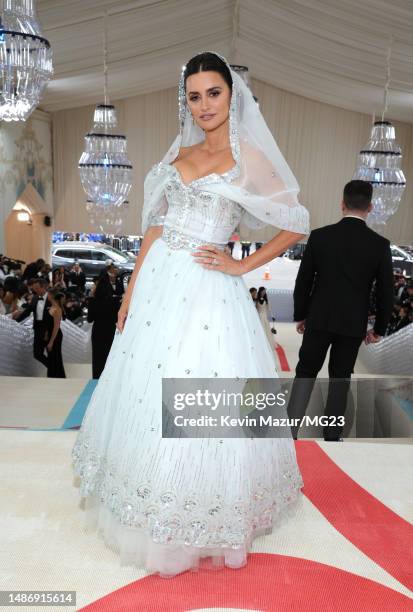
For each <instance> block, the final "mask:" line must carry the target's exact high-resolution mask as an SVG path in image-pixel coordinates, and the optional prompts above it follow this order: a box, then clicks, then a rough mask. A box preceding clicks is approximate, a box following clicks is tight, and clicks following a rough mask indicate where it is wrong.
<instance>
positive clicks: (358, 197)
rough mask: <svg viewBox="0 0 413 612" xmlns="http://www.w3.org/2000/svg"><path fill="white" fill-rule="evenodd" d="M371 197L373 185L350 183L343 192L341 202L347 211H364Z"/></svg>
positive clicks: (365, 182)
mask: <svg viewBox="0 0 413 612" xmlns="http://www.w3.org/2000/svg"><path fill="white" fill-rule="evenodd" d="M372 196H373V185H372V184H371V183H369V182H368V181H358V180H354V181H350V182H349V183H347V185H346V186H345V187H344V191H343V201H344V204H345V205H346V206H347V208H348V209H349V210H360V211H366V210H367V208H368V207H369V205H370V203H371V198H372Z"/></svg>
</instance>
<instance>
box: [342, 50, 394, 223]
mask: <svg viewBox="0 0 413 612" xmlns="http://www.w3.org/2000/svg"><path fill="white" fill-rule="evenodd" d="M390 57H391V42H390V45H389V48H388V52H387V80H386V85H385V88H384V108H383V113H382V116H381V121H375V122H374V123H373V127H372V130H371V135H370V139H369V141H368V142H367V144H366V146H365V147H364V148H363V149H362V150H361V151H360V153H359V156H358V164H357V167H356V170H355V173H354V175H353V179H359V180H362V181H369V182H370V183H371V184H372V186H373V197H372V204H373V209H372V211H371V212H370V213H369V215H368V217H367V223H368V224H369V225H370V226H373V227H375V229H377V230H378V231H380V230H382V229H383V228H384V226H385V225H386V223H387V221H388V219H389V218H390V217H391V216H392V215H394V213H395V212H396V211H397V209H398V207H399V204H400V200H401V197H402V195H403V192H404V190H405V187H406V179H405V176H404V174H403V170H402V169H401V160H402V151H401V148H400V146H399V145H398V144H397V142H396V132H395V129H394V126H393V125H392V124H391V123H390V121H384V115H385V113H386V112H387V108H388V92H389V85H390Z"/></svg>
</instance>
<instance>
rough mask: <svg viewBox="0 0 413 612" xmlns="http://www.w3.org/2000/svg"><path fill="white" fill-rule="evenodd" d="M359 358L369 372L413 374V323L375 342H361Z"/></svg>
mask: <svg viewBox="0 0 413 612" xmlns="http://www.w3.org/2000/svg"><path fill="white" fill-rule="evenodd" d="M359 358H360V360H361V362H362V363H363V365H364V366H365V367H366V368H367V370H368V372H370V373H371V374H395V375H401V376H404V375H407V376H413V324H412V323H411V324H410V325H407V326H406V327H403V329H401V330H399V331H398V332H396V333H394V334H391V335H390V336H385V337H384V338H382V340H380V342H377V344H368V345H365V344H364V342H363V343H362V345H361V347H360V351H359Z"/></svg>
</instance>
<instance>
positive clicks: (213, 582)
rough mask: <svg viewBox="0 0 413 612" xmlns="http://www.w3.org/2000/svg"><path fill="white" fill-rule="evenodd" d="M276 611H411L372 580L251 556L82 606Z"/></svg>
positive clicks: (124, 610)
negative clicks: (238, 565)
mask: <svg viewBox="0 0 413 612" xmlns="http://www.w3.org/2000/svg"><path fill="white" fill-rule="evenodd" d="M214 607H215V608H217V607H222V608H226V607H229V608H241V609H244V610H245V609H252V610H265V611H267V610H269V611H274V612H275V611H277V612H287V611H290V612H291V611H294V612H295V611H296V612H349V610H354V611H357V612H373V610H374V611H380V612H395V611H396V610H397V611H398V612H405V611H406V612H407V611H409V612H411V611H412V610H413V603H412V601H411V600H410V599H409V598H407V597H405V596H404V595H401V594H400V593H397V592H396V591H393V590H392V589H388V588H387V587H384V586H382V585H381V584H378V583H377V582H374V581H372V580H367V579H366V578H362V577H360V576H356V575H355V574H351V573H349V572H345V571H343V570H340V569H337V568H334V567H330V566H329V565H324V564H322V563H317V562H315V561H309V560H307V559H297V558H295V557H284V556H282V555H269V554H261V553H253V554H251V555H250V557H249V561H248V565H247V566H246V567H245V568H243V569H240V570H230V569H227V568H226V569H223V570H219V571H216V572H214V571H212V572H204V573H203V572H200V573H199V574H197V573H192V572H185V573H183V574H180V575H179V576H176V577H175V578H172V579H169V580H168V579H165V578H159V577H156V576H148V577H147V578H142V579H141V580H137V581H136V582H133V583H131V584H128V585H127V586H125V587H123V588H122V589H119V590H118V591H114V592H113V593H110V594H109V595H107V596H106V597H103V598H102V599H98V600H97V601H95V602H94V603H93V604H91V605H89V606H86V607H85V608H82V610H83V611H87V612H136V611H139V612H183V611H184V610H186V611H188V610H196V609H197V608H198V609H199V608H214Z"/></svg>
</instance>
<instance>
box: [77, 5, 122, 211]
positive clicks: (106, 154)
mask: <svg viewBox="0 0 413 612" xmlns="http://www.w3.org/2000/svg"><path fill="white" fill-rule="evenodd" d="M106 20H107V15H106V14H105V27H104V99H105V103H104V104H98V106H96V108H95V111H94V118H93V128H92V131H91V132H89V133H88V134H86V136H85V151H84V152H83V153H82V155H81V157H80V160H79V173H80V180H81V182H82V186H83V189H84V190H85V192H86V195H87V197H88V201H89V204H94V205H95V206H94V207H93V210H94V211H95V213H96V214H100V215H101V216H102V217H103V218H111V217H115V216H119V210H118V211H117V213H116V214H115V212H114V211H113V208H119V207H122V204H123V203H124V201H125V200H126V198H127V196H128V194H129V192H130V189H131V187H132V165H131V163H130V161H129V160H128V157H127V151H126V149H127V142H126V136H123V135H121V134H118V133H117V130H116V127H117V118H116V111H115V107H114V106H113V105H111V104H108V94H107V89H108V84H107V28H106ZM89 208H91V207H90V206H89Z"/></svg>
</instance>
